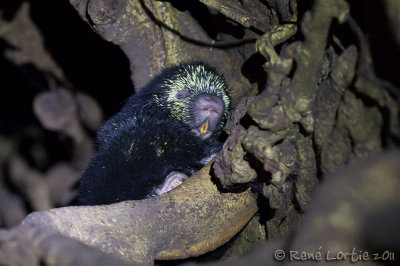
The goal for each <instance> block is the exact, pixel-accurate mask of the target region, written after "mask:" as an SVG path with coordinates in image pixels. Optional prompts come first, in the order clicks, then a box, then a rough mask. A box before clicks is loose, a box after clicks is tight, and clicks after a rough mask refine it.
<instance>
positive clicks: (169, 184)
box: [155, 171, 188, 195]
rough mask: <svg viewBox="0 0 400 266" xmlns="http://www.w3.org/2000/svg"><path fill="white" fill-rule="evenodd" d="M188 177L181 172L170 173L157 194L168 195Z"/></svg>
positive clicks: (156, 191) (157, 190)
mask: <svg viewBox="0 0 400 266" xmlns="http://www.w3.org/2000/svg"><path fill="white" fill-rule="evenodd" d="M187 177H188V176H187V175H185V174H184V173H181V172H175V171H173V172H171V173H169V175H168V176H167V177H166V178H165V181H164V183H163V184H162V185H161V186H159V188H157V189H156V190H155V194H156V195H162V194H164V193H167V192H168V191H170V190H172V189H174V188H176V187H177V186H179V185H180V184H182V182H183V180H184V179H186V178H187Z"/></svg>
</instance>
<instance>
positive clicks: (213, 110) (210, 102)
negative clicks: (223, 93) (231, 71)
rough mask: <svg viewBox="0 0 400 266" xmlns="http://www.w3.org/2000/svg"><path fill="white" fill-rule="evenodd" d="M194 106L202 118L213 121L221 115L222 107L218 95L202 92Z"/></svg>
mask: <svg viewBox="0 0 400 266" xmlns="http://www.w3.org/2000/svg"><path fill="white" fill-rule="evenodd" d="M195 108H196V110H197V112H199V113H200V117H201V118H202V120H203V119H204V120H206V119H207V120H211V121H215V120H219V118H220V117H221V115H222V112H223V108H224V107H223V102H222V100H221V98H220V97H217V96H215V95H210V94H203V95H200V96H199V97H198V98H197V99H196V103H195Z"/></svg>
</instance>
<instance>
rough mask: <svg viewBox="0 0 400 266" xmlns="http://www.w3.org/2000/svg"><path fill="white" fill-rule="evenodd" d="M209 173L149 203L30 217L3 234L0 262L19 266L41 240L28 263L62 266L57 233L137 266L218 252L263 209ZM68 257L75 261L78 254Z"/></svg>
mask: <svg viewBox="0 0 400 266" xmlns="http://www.w3.org/2000/svg"><path fill="white" fill-rule="evenodd" d="M209 170H210V165H208V166H207V167H205V168H204V169H202V170H201V171H200V172H199V173H198V174H196V175H195V176H193V178H191V179H189V180H187V181H185V182H184V184H182V185H181V186H180V187H178V188H177V189H175V190H174V191H173V193H167V194H165V195H162V196H160V197H157V198H153V199H150V200H143V201H131V202H129V201H128V202H122V203H118V204H113V205H107V206H95V207H65V208H60V209H52V210H49V211H42V212H36V213H33V214H30V215H29V216H28V217H27V218H26V219H25V220H24V221H23V222H22V224H21V225H20V226H19V227H17V228H15V229H14V230H13V231H11V232H8V233H5V234H4V236H2V238H1V243H2V248H1V250H2V251H3V253H2V254H1V256H0V263H5V264H6V263H10V264H11V265H13V264H18V261H19V260H20V259H21V258H19V257H15V254H16V253H17V252H16V250H20V249H23V248H26V247H27V246H28V247H29V246H30V245H32V241H38V242H39V243H38V246H39V247H38V249H37V250H34V252H31V253H30V254H26V258H25V260H24V262H25V263H26V264H25V265H36V263H35V262H36V261H40V258H41V259H43V260H45V261H46V263H48V264H50V265H57V263H55V262H54V261H53V260H54V259H55V258H57V257H58V256H61V255H62V254H64V253H65V251H64V250H63V249H62V248H59V249H55V250H54V252H55V254H52V256H49V255H48V254H47V252H48V250H47V248H49V247H48V246H47V245H45V244H44V243H47V241H50V240H49V238H59V236H58V235H57V234H62V235H64V236H68V237H71V238H74V239H77V240H80V241H81V242H83V243H85V244H88V245H90V246H93V247H97V248H100V249H101V250H103V251H105V252H107V253H111V254H116V255H118V256H119V257H120V258H122V259H123V260H125V261H126V262H130V263H137V264H152V263H153V260H154V259H163V260H164V259H181V258H187V257H191V256H199V255H201V254H204V253H205V252H208V251H211V250H214V249H215V248H217V247H219V246H220V245H222V244H224V243H226V242H227V241H228V240H229V239H230V238H232V237H233V236H234V235H235V234H236V233H237V232H239V231H240V230H241V229H242V228H243V226H244V225H246V223H247V222H248V221H249V220H250V219H251V218H252V217H253V215H254V214H255V212H256V211H257V209H258V207H257V203H256V199H255V195H254V194H253V193H252V192H251V191H249V190H247V191H245V192H243V193H228V192H226V193H221V192H220V191H219V190H218V188H217V186H216V185H215V184H214V183H213V182H212V180H211V179H210V176H209V174H208V173H209ZM79 248H80V245H77V247H76V250H74V249H71V251H70V252H79ZM79 253H80V252H79ZM68 256H69V257H72V258H74V256H73V253H72V254H69V255H68ZM57 260H58V259H57ZM30 261H31V262H30Z"/></svg>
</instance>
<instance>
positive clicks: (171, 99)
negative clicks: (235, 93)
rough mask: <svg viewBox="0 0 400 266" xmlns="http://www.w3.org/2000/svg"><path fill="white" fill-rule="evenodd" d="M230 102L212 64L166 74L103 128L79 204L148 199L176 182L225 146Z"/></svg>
mask: <svg viewBox="0 0 400 266" xmlns="http://www.w3.org/2000/svg"><path fill="white" fill-rule="evenodd" d="M229 104H230V103H229V97H228V95H227V92H226V85H225V82H224V80H223V78H222V77H220V76H218V75H217V74H216V73H215V71H214V70H213V69H211V68H209V67H207V66H204V65H202V64H200V63H193V64H182V65H180V66H178V67H174V68H171V69H168V70H166V71H164V72H163V73H161V75H159V76H158V77H157V78H156V79H154V80H153V82H151V83H150V84H149V85H148V86H147V87H145V88H143V89H142V90H141V91H140V92H139V93H137V94H135V95H133V96H131V97H130V98H129V99H128V101H127V103H126V104H125V106H124V107H123V108H122V110H121V111H120V112H119V113H117V114H116V115H115V116H114V117H113V118H111V119H110V120H108V121H107V122H106V123H105V124H104V125H103V126H102V127H101V129H100V130H99V132H98V136H97V145H98V151H97V152H96V154H95V155H94V157H93V158H92V160H91V162H90V163H89V165H88V167H87V169H86V170H85V172H84V174H83V177H82V180H81V185H80V189H79V202H80V204H82V205H98V204H111V203H115V202H120V201H124V200H138V199H144V198H147V197H151V196H154V195H159V194H162V193H164V192H166V191H168V190H170V189H172V188H173V187H175V186H177V184H179V183H180V182H181V181H182V179H183V178H185V177H187V176H189V175H191V174H193V173H194V172H195V171H197V170H199V169H200V168H201V167H202V166H203V165H204V164H205V163H206V162H207V161H208V159H209V158H210V157H212V156H213V154H215V153H216V152H218V151H219V150H220V149H221V146H222V142H221V141H220V140H219V136H220V133H221V131H222V127H223V125H224V123H225V121H226V118H227V114H228V111H229ZM172 183H173V184H172ZM171 184H172V185H171Z"/></svg>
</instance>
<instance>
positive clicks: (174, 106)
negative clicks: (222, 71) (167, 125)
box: [161, 63, 230, 139]
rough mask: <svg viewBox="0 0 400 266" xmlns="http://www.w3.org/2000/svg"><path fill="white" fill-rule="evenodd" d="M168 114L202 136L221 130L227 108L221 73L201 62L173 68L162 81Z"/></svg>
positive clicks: (226, 115)
mask: <svg viewBox="0 0 400 266" xmlns="http://www.w3.org/2000/svg"><path fill="white" fill-rule="evenodd" d="M161 87H162V89H163V90H164V92H165V94H166V95H164V97H166V105H167V107H168V108H169V109H170V111H171V115H172V116H173V117H174V118H176V119H178V120H180V121H181V122H183V123H185V124H187V125H188V126H189V127H190V128H191V130H192V132H193V133H194V134H195V135H196V136H199V137H200V138H202V139H208V138H210V137H211V136H212V135H213V134H214V133H216V134H218V133H220V132H221V130H222V128H223V126H224V124H225V122H226V119H227V117H228V113H229V108H230V99H229V95H228V93H227V86H226V83H225V80H224V78H223V77H222V76H220V75H218V74H217V73H216V71H215V70H214V69H213V68H211V67H208V66H206V65H204V64H202V63H189V64H181V65H179V66H177V67H175V68H172V69H171V70H170V72H169V74H168V75H167V76H166V77H165V78H164V79H163V81H162V84H161Z"/></svg>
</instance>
